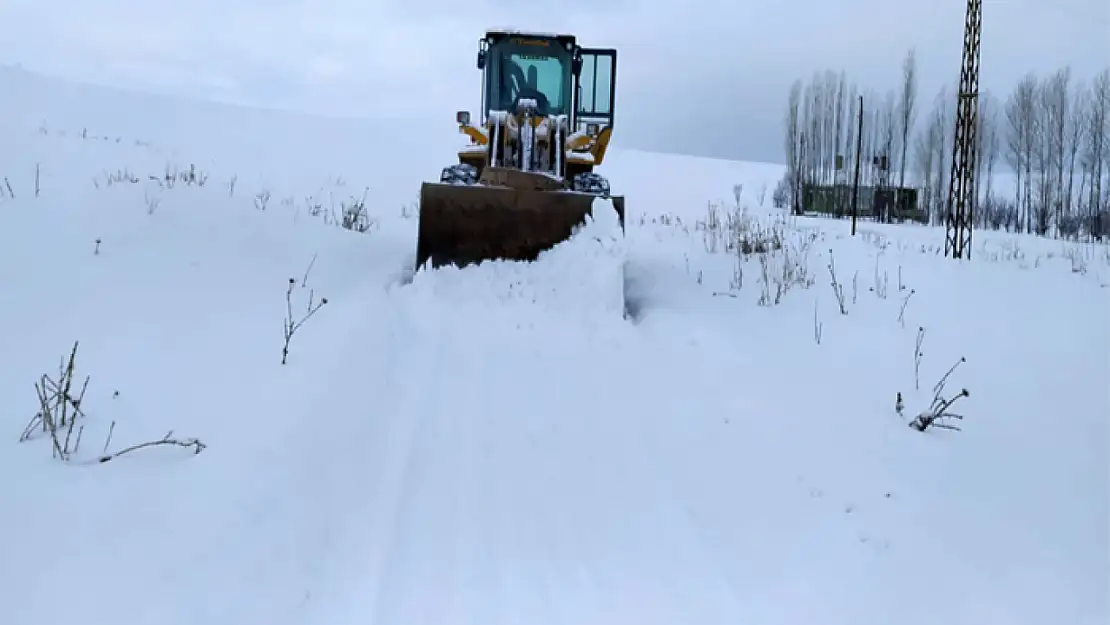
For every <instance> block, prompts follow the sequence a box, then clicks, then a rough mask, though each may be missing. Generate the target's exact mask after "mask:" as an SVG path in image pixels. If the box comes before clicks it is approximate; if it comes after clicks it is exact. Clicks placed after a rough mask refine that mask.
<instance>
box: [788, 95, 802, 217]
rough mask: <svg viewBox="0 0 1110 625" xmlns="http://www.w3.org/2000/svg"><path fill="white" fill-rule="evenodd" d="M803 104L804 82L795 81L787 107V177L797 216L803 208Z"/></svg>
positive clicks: (793, 207) (792, 208) (792, 203)
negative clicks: (800, 115) (801, 112)
mask: <svg viewBox="0 0 1110 625" xmlns="http://www.w3.org/2000/svg"><path fill="white" fill-rule="evenodd" d="M801 104H802V81H801V80H795V81H794V84H793V85H791V86H790V97H789V99H788V101H787V105H786V167H787V169H786V175H787V179H788V180H789V181H790V201H791V204H790V209H791V210H792V211H793V212H794V213H795V214H801V208H802V203H801V200H800V198H799V194H800V193H801V172H800V168H801V166H802V128H801V125H800V124H801V120H800V119H799V114H800V109H801Z"/></svg>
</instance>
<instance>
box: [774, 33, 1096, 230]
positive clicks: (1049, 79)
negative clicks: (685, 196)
mask: <svg viewBox="0 0 1110 625" xmlns="http://www.w3.org/2000/svg"><path fill="white" fill-rule="evenodd" d="M902 70H903V71H902V84H901V86H900V88H899V89H898V90H890V91H888V92H887V93H885V94H883V95H882V96H880V95H878V94H877V93H876V92H875V91H873V90H869V91H867V92H861V90H860V89H859V87H858V86H857V85H856V84H855V83H850V82H849V81H848V79H847V77H846V75H845V73H844V72H839V73H837V72H833V71H825V72H821V73H818V74H815V75H814V76H813V78H812V79H811V80H810V81H809V83H808V84H805V83H803V82H802V81H801V80H798V81H795V83H794V84H793V86H792V87H791V89H790V94H789V98H788V102H787V112H786V119H785V122H786V124H785V126H786V128H785V130H786V136H785V148H786V162H787V174H786V178H785V180H784V183H783V185H784V187H785V188H788V189H789V192H788V193H785V195H789V196H790V200H791V201H792V205H793V206H794V207H795V209H796V210H800V209H801V204H802V202H801V199H802V198H801V189H802V187H803V185H804V184H816V185H851V184H852V183H853V182H854V174H855V171H854V170H855V164H856V159H857V156H858V157H859V164H860V185H861V186H880V187H884V186H885V187H907V186H910V187H916V188H917V189H918V193H919V200H918V206H919V207H920V208H922V209H925V210H926V211H927V212H928V214H929V217H930V221H932V222H934V223H940V222H942V221H943V218H944V217H943V216H944V214H945V212H946V204H947V200H948V182H949V176H950V174H951V170H950V168H951V159H952V142H953V140H954V135H955V130H954V124H955V113H956V110H955V109H956V106H955V104H956V85H954V84H953V85H946V86H943V87H942V88H941V89H940V90H939V92H938V93H937V94H936V96H935V98H934V99H933V102H932V107H931V109H930V110H929V111H927V114H926V115H925V116H924V118H923V119H921V120H918V86H917V61H916V56H915V53H914V51H913V50H910V51H909V52H908V53H907V55H906V57H905V59H904V60H903V63H902ZM861 95H862V96H863V100H862V103H863V114H862V123H863V126H862V127H863V132H862V142H861V144H860V149H859V150H858V152H859V153H858V155H857V149H856V146H857V132H858V129H859V119H860V110H859V107H860V96H861ZM977 130H978V131H977V141H978V151H977V159H978V163H977V172H978V175H977V176H976V187H977V193H976V198H977V203H976V204H977V205H976V206H975V207H974V220H975V226H976V227H978V228H983V227H987V228H994V229H1001V228H1005V229H1008V230H1013V231H1022V232H1034V233H1037V234H1041V235H1049V234H1052V235H1056V236H1064V237H1077V236H1082V235H1088V236H1092V237H1097V238H1102V237H1103V236H1106V235H1110V68H1107V69H1105V70H1103V71H1102V72H1100V73H1099V74H1098V75H1096V76H1095V77H1094V78H1093V80H1091V81H1090V82H1082V81H1078V80H1075V79H1074V78H1073V76H1072V73H1071V70H1070V68H1067V67H1065V68H1062V69H1060V70H1058V71H1056V72H1054V73H1052V74H1050V75H1048V76H1044V77H1041V76H1037V75H1035V74H1032V73H1030V74H1028V75H1026V76H1025V77H1024V78H1023V79H1022V80H1021V81H1020V82H1019V83H1018V84H1017V85H1015V86H1014V88H1013V90H1012V91H1011V93H1010V94H1009V95H1008V96H1007V97H1006V99H1005V100H1000V99H998V98H997V97H995V96H994V95H993V94H991V93H989V92H983V93H981V94H980V97H979V118H978V127H977Z"/></svg>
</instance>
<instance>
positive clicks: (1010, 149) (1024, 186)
mask: <svg viewBox="0 0 1110 625" xmlns="http://www.w3.org/2000/svg"><path fill="white" fill-rule="evenodd" d="M1036 109H1037V77H1036V76H1034V75H1033V74H1027V75H1026V76H1025V77H1024V78H1022V79H1021V81H1020V82H1018V84H1017V86H1015V87H1014V90H1013V92H1012V93H1011V94H1010V98H1009V99H1008V100H1007V102H1006V121H1007V125H1008V129H1009V140H1008V142H1007V155H1008V157H1009V158H1008V160H1009V161H1010V165H1011V167H1013V168H1014V172H1015V174H1016V175H1017V185H1016V189H1015V190H1014V199H1015V202H1016V204H1017V205H1018V206H1019V207H1020V208H1019V210H1020V212H1021V219H1020V220H1019V221H1020V224H1021V228H1024V230H1025V231H1026V232H1028V231H1030V230H1032V225H1033V220H1032V210H1031V207H1030V205H1031V203H1032V194H1033V179H1032V177H1033V151H1034V148H1035V146H1036V141H1035V139H1036V132H1037V129H1036V127H1035V125H1036ZM1023 194H1024V201H1023V198H1022V195H1023Z"/></svg>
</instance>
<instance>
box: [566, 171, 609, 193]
mask: <svg viewBox="0 0 1110 625" xmlns="http://www.w3.org/2000/svg"><path fill="white" fill-rule="evenodd" d="M571 184H573V186H574V190H575V191H578V192H580V193H589V194H592V195H600V196H601V197H609V181H608V180H606V179H605V177H604V176H601V175H599V174H595V173H594V172H592V171H587V172H582V173H580V174H577V175H575V176H574V179H573V180H572V182H571Z"/></svg>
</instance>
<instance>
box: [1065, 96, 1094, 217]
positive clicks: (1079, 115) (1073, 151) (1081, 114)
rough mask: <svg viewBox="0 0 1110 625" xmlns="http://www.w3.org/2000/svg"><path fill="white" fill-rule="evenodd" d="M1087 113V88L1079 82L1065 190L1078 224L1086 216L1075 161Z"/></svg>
mask: <svg viewBox="0 0 1110 625" xmlns="http://www.w3.org/2000/svg"><path fill="white" fill-rule="evenodd" d="M1087 113H1088V106H1087V90H1086V88H1085V87H1084V86H1083V85H1082V84H1078V85H1076V86H1075V89H1074V91H1073V92H1072V103H1071V112H1070V114H1069V115H1068V118H1067V144H1066V151H1067V154H1066V158H1067V185H1066V190H1065V192H1064V203H1065V205H1066V206H1067V208H1068V211H1069V212H1070V213H1071V214H1072V215H1073V216H1074V217H1075V220H1074V221H1075V222H1076V224H1077V225H1078V224H1079V223H1081V222H1082V221H1083V220H1084V217H1083V211H1082V210H1081V209H1080V206H1079V202H1078V201H1076V196H1075V175H1076V170H1075V163H1076V160H1077V158H1078V156H1079V148H1080V147H1082V144H1083V135H1084V133H1085V132H1086V131H1087ZM1080 178H1082V174H1080ZM1080 184H1082V181H1080ZM1082 194H1083V189H1082V187H1081V188H1080V190H1079V195H1082ZM1075 234H1076V235H1078V234H1079V231H1078V229H1076V231H1075Z"/></svg>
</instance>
